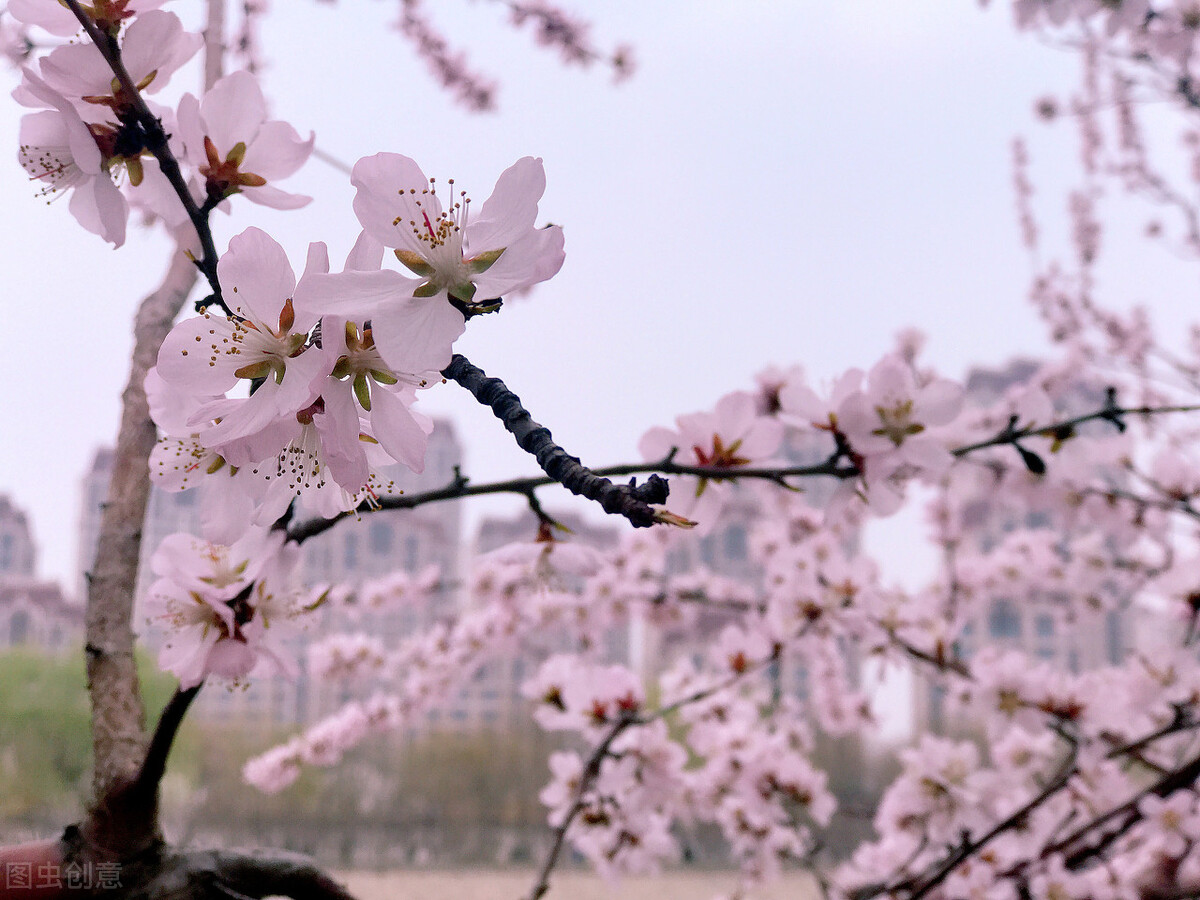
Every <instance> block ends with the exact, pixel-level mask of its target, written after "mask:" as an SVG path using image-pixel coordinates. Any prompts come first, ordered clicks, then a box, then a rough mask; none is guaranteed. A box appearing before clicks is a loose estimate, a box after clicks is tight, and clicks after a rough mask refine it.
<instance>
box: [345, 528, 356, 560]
mask: <svg viewBox="0 0 1200 900" xmlns="http://www.w3.org/2000/svg"><path fill="white" fill-rule="evenodd" d="M344 553H345V556H346V568H347V569H353V568H354V567H355V566H357V565H358V535H357V534H354V533H353V532H347V533H346V543H345V546H344Z"/></svg>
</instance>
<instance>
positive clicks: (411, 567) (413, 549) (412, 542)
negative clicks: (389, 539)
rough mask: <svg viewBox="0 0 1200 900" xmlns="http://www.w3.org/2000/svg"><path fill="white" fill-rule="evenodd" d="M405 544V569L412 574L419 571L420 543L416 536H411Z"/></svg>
mask: <svg viewBox="0 0 1200 900" xmlns="http://www.w3.org/2000/svg"><path fill="white" fill-rule="evenodd" d="M404 543H405V550H406V560H405V564H404V567H405V568H406V569H408V571H410V572H415V571H417V551H418V550H419V549H420V541H418V540H417V536H416V535H415V534H410V535H409V536H408V540H407V541H405V542H404Z"/></svg>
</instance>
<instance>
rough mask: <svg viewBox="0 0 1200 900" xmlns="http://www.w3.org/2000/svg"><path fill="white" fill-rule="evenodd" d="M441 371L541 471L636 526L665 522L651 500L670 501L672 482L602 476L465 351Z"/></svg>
mask: <svg viewBox="0 0 1200 900" xmlns="http://www.w3.org/2000/svg"><path fill="white" fill-rule="evenodd" d="M442 375H443V376H445V377H446V378H448V379H450V380H451V381H455V382H457V383H458V384H459V385H461V386H462V387H464V388H466V389H467V390H468V391H470V392H471V396H473V397H474V398H475V399H476V400H478V401H479V402H480V403H482V404H483V405H484V406H487V407H489V408H491V410H492V412H493V413H495V415H496V418H497V419H499V420H500V421H501V422H503V423H504V427H505V428H506V429H507V430H508V431H509V433H511V434H512V436H513V437H514V438H516V441H517V446H518V447H520V448H521V449H522V450H524V451H525V452H526V453H529V454H531V455H532V456H533V457H534V459H536V460H537V463H538V465H539V466H541V468H542V471H543V472H545V473H546V474H547V475H548V476H550V478H551V479H553V480H554V481H557V482H558V483H559V484H561V485H562V486H563V487H565V488H566V489H567V490H569V491H570V492H571V493H573V494H578V495H580V496H581V497H586V498H587V499H588V500H594V501H596V502H597V503H599V504H600V507H601V508H602V509H603V510H604V511H605V512H606V513H609V514H611V515H617V516H624V517H625V518H626V519H628V520H629V521H630V522H631V523H632V524H633V526H634V527H635V528H648V527H649V526H651V525H654V524H656V523H660V522H663V521H664V519H663V516H662V512H661V511H660V510H656V509H654V507H653V506H652V505H651V504H656V503H657V504H661V503H665V502H666V501H667V494H668V492H669V490H668V488H667V483H666V481H665V480H663V479H662V478H660V477H658V476H657V475H651V476H650V478H649V479H648V480H647V481H646V483H645V484H643V485H636V484H635V483H634V482H632V481H631V482H630V483H629V484H622V485H617V484H613V483H612V481H610V480H609V479H607V478H605V477H603V476H600V475H597V474H596V473H595V472H593V471H592V470H591V469H589V468H587V467H586V466H584V465H583V464H582V463H580V461H579V459H578V458H577V457H574V456H571V455H570V454H569V453H567V451H566V450H564V449H563V448H562V447H560V446H558V444H556V443H554V440H553V438H552V437H551V435H550V429H548V428H546V427H545V426H544V425H539V424H538V423H537V422H535V421H534V420H533V417H532V416H531V415H530V414H529V411H528V410H526V409H525V407H524V406H522V405H521V398H520V397H518V396H517V395H516V394H514V393H513V392H512V391H510V390H509V389H508V388H507V387H506V386H505V384H504V382H503V381H501V380H500V379H499V378H489V377H488V376H487V374H486V373H485V372H484V371H483V370H482V369H481V368H479V367H478V366H476V365H473V364H472V363H471V361H470V360H468V359H467V358H466V357H465V356H463V355H462V354H461V353H456V354H455V355H454V357H453V359H451V361H450V365H448V366H447V367H446V368H445V369H443V370H442Z"/></svg>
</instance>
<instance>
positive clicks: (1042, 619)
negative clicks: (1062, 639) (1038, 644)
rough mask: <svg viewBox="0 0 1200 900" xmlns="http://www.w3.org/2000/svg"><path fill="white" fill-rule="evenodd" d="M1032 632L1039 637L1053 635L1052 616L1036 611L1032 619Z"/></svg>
mask: <svg viewBox="0 0 1200 900" xmlns="http://www.w3.org/2000/svg"><path fill="white" fill-rule="evenodd" d="M1033 630H1034V633H1035V634H1036V635H1037V636H1038V637H1040V638H1053V637H1054V616H1052V615H1050V614H1048V613H1038V615H1037V616H1036V617H1035V618H1034V620H1033Z"/></svg>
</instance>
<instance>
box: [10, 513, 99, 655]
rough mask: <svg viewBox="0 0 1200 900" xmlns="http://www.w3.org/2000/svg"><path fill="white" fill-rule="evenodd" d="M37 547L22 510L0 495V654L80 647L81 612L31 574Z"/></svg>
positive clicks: (58, 589) (49, 584)
mask: <svg viewBox="0 0 1200 900" xmlns="http://www.w3.org/2000/svg"><path fill="white" fill-rule="evenodd" d="M36 562H37V546H36V544H35V543H34V540H33V532H32V531H31V529H30V527H29V520H28V517H27V516H26V515H25V511H24V510H22V509H20V508H19V507H17V506H16V505H15V504H14V503H13V502H12V500H11V499H10V498H9V497H7V496H6V495H3V494H0V650H6V649H9V648H12V647H30V648H36V649H39V650H49V651H51V652H61V651H64V650H68V649H77V648H78V647H79V646H81V645H82V643H83V609H82V608H81V607H80V606H78V605H76V604H73V603H71V602H70V600H69V599H68V598H67V597H66V596H65V595H64V594H63V592H62V588H61V587H60V586H59V585H58V583H57V582H54V581H42V580H39V579H38V578H37V577H36V575H35V571H36Z"/></svg>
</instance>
